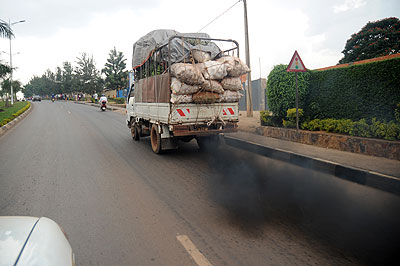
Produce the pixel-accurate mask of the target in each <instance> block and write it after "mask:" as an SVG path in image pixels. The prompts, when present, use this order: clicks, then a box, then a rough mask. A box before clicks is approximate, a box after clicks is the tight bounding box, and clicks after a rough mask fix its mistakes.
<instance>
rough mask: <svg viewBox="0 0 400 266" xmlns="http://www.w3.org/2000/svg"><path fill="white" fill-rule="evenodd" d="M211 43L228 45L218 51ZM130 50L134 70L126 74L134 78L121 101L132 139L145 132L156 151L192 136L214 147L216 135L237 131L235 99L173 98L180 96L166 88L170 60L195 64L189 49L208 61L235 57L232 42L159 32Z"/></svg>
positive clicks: (237, 53) (203, 35) (150, 34)
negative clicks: (216, 100)
mask: <svg viewBox="0 0 400 266" xmlns="http://www.w3.org/2000/svg"><path fill="white" fill-rule="evenodd" d="M215 42H224V43H229V44H230V45H228V46H229V47H230V48H229V49H226V50H221V49H220V48H219V47H218V46H217V45H216V44H215ZM133 48H134V49H133V59H132V66H133V71H132V72H131V73H130V75H129V77H130V79H133V80H131V81H130V82H129V84H130V88H129V90H128V94H127V104H126V124H127V126H128V127H129V128H130V131H131V135H132V138H133V140H135V141H139V140H140V138H141V137H145V136H150V142H151V148H152V150H153V152H155V153H157V154H158V153H160V152H162V151H163V150H167V149H176V148H178V145H179V142H180V141H183V142H189V141H191V140H192V139H196V140H197V143H198V145H199V147H200V149H202V148H204V147H205V145H208V143H210V144H211V145H212V146H214V147H215V146H217V145H218V143H219V141H220V139H221V138H220V137H219V135H220V134H222V133H226V132H235V131H237V123H238V121H239V108H238V101H235V102H214V101H210V102H205V103H201V102H200V103H198V101H197V103H196V102H185V101H183V102H182V101H179V100H178V101H176V99H175V100H173V99H172V98H176V97H175V96H178V98H179V96H182V95H174V94H173V91H172V90H171V80H172V79H174V77H173V76H174V73H172V72H173V71H172V70H171V69H173V68H172V66H173V64H176V63H181V64H185V62H186V63H188V64H187V65H189V64H192V65H195V62H194V59H193V52H197V53H198V52H200V53H201V52H203V54H202V55H207V57H209V58H208V59H213V58H222V57H224V56H226V55H234V56H237V58H238V57H239V46H238V43H237V42H236V41H234V40H223V39H213V38H209V37H208V35H205V34H179V33H177V32H175V31H168V30H158V31H153V32H151V33H149V34H147V35H146V36H144V37H142V38H141V39H140V40H139V41H138V42H136V43H135V44H134V47H133ZM199 60H200V61H204V60H202V59H199ZM205 60H207V59H205ZM200 87H201V86H200ZM188 96H191V95H188ZM182 97H184V96H182Z"/></svg>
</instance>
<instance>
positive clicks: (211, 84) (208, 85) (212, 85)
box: [200, 79, 224, 94]
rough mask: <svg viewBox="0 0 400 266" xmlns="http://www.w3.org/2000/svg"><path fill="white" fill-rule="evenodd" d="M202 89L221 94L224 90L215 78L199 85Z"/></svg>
mask: <svg viewBox="0 0 400 266" xmlns="http://www.w3.org/2000/svg"><path fill="white" fill-rule="evenodd" d="M200 87H201V90H202V91H209V92H215V93H218V94H221V93H223V92H224V88H222V85H221V83H219V82H218V81H216V80H211V79H210V80H206V81H205V82H204V83H203V84H202V85H201V86H200Z"/></svg>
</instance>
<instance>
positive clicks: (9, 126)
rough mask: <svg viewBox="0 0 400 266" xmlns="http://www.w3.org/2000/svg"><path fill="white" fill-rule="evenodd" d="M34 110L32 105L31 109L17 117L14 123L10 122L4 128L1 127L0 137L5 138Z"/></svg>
mask: <svg viewBox="0 0 400 266" xmlns="http://www.w3.org/2000/svg"><path fill="white" fill-rule="evenodd" d="M32 108H33V105H32V103H31V105H30V106H29V108H28V109H27V110H26V111H25V112H23V113H22V114H21V115H19V116H18V117H16V118H15V119H13V120H12V121H10V122H8V123H7V124H5V125H4V126H2V127H0V137H1V136H3V135H4V134H5V133H6V132H7V131H8V130H10V129H11V128H13V127H14V126H15V125H16V124H18V122H19V121H21V120H22V119H24V118H25V117H26V116H27V115H28V114H29V113H30V112H31V111H32Z"/></svg>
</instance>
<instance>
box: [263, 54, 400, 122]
mask: <svg viewBox="0 0 400 266" xmlns="http://www.w3.org/2000/svg"><path fill="white" fill-rule="evenodd" d="M271 73H272V72H271ZM399 73H400V58H394V59H390V60H384V61H378V62H372V63H366V64H360V65H353V66H349V67H343V68H335V69H328V70H324V71H312V72H311V77H310V80H309V87H308V90H307V98H306V101H305V105H304V106H303V107H304V112H305V116H306V117H309V118H312V119H315V118H321V119H323V118H337V119H340V118H343V119H351V120H353V121H354V120H360V119H363V118H365V119H372V118H373V117H376V118H377V119H379V120H382V121H391V120H394V119H399V120H400V106H399V105H398V104H399V103H400V90H399V88H400V75H399ZM270 75H271V74H270ZM268 97H269V95H268ZM273 99H274V100H275V98H273ZM274 112H275V111H274ZM396 114H397V117H395V116H396ZM399 120H397V121H398V122H400V121H399ZM361 124H362V123H361ZM361 124H360V125H361Z"/></svg>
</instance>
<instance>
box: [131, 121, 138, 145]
mask: <svg viewBox="0 0 400 266" xmlns="http://www.w3.org/2000/svg"><path fill="white" fill-rule="evenodd" d="M131 135H132V139H133V140H136V141H139V140H140V134H139V128H138V126H137V125H136V123H133V124H132V125H131Z"/></svg>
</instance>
